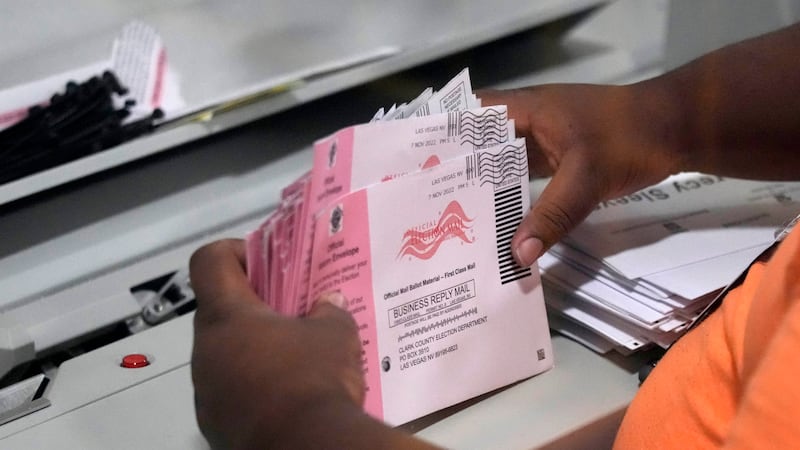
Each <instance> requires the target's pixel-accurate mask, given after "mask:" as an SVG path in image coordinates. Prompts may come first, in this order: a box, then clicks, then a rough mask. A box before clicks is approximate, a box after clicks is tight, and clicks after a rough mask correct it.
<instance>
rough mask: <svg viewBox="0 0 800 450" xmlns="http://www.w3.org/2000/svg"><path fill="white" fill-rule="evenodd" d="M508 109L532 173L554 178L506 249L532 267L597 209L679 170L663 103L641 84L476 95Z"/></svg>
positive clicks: (667, 107) (668, 112)
mask: <svg viewBox="0 0 800 450" xmlns="http://www.w3.org/2000/svg"><path fill="white" fill-rule="evenodd" d="M478 96H479V97H480V98H481V100H482V103H483V105H484V106H488V105H495V104H505V105H508V111H509V116H510V117H511V118H512V119H514V121H515V126H516V131H517V135H518V136H519V137H524V138H525V139H526V144H527V148H528V161H529V163H528V164H529V167H530V173H531V175H537V176H552V177H553V178H552V180H551V181H550V182H549V184H548V185H547V187H546V188H545V190H544V191H543V192H542V195H541V196H540V197H539V198H538V199H536V200H535V201H534V202H533V205H532V207H531V211H530V212H529V214H528V215H527V216H526V217H525V218H524V219H523V221H522V223H521V224H520V226H519V228H518V229H517V231H516V233H515V234H514V237H513V238H512V240H511V248H512V249H513V252H514V256H515V258H516V260H517V262H518V263H519V264H520V265H522V266H530V265H531V264H533V263H534V262H535V261H536V259H537V258H538V257H539V256H541V254H542V253H543V252H544V251H545V250H547V249H548V248H549V247H550V246H552V245H553V244H555V243H556V242H558V241H559V240H560V239H561V238H562V237H564V236H565V235H566V234H567V233H568V232H569V231H570V230H572V229H573V228H574V227H575V226H577V225H578V224H579V223H580V222H581V221H582V220H583V219H584V218H586V216H587V215H589V213H590V212H591V211H592V210H593V209H594V208H595V206H596V205H597V204H598V203H600V202H601V201H604V200H609V199H612V198H616V197H620V196H623V195H626V194H629V193H632V192H635V191H636V190H639V189H642V188H644V187H646V186H649V185H651V184H654V183H657V182H659V181H661V180H663V179H664V178H666V177H667V176H669V175H670V174H672V173H675V172H677V171H678V168H679V167H680V166H681V158H682V155H680V153H679V152H678V151H677V150H676V149H679V148H680V145H678V143H677V142H674V139H675V138H674V134H673V133H672V131H673V130H671V129H670V124H671V123H672V122H671V118H672V116H671V114H672V108H670V102H669V101H665V100H664V99H665V98H667V97H666V96H664V95H660V93H659V92H657V91H656V90H655V89H652V88H649V87H646V86H644V85H641V84H640V85H631V86H599V85H581V84H577V85H544V86H535V87H529V88H523V89H516V90H508V91H497V90H485V91H481V92H479V93H478Z"/></svg>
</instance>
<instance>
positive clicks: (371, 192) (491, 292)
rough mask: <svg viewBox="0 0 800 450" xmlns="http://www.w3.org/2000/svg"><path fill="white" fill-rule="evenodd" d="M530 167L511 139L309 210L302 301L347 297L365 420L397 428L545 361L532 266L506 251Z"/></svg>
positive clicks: (520, 145) (548, 355) (523, 205)
mask: <svg viewBox="0 0 800 450" xmlns="http://www.w3.org/2000/svg"><path fill="white" fill-rule="evenodd" d="M527 169H528V168H527V157H526V149H525V144H524V141H523V140H517V141H514V142H512V143H504V144H499V145H497V146H495V147H492V148H489V149H486V150H483V151H480V152H478V153H472V154H468V155H464V156H460V157H456V158H454V159H450V160H446V161H444V162H442V163H441V164H439V165H437V166H434V167H432V168H429V169H427V170H423V171H420V172H416V173H413V174H409V175H406V176H403V177H400V178H397V179H394V180H391V181H387V182H384V183H379V184H376V185H372V186H369V187H368V188H365V189H361V190H358V191H355V192H352V193H350V194H347V195H345V196H343V197H341V198H339V199H337V200H336V201H334V202H333V203H332V204H330V205H329V206H327V207H325V208H323V209H322V210H321V211H320V212H319V213H318V215H317V217H316V221H315V230H314V245H313V251H312V263H311V275H310V287H309V296H310V298H316V296H317V295H319V294H321V293H323V292H326V291H332V290H339V291H341V292H342V293H343V294H344V295H345V297H347V298H348V299H349V302H350V303H349V307H348V308H349V310H350V312H351V313H352V314H353V317H354V318H355V319H356V322H357V323H358V325H359V331H360V337H361V340H362V344H363V352H364V353H363V355H364V356H363V363H364V373H365V377H366V382H367V387H368V391H367V397H366V404H365V408H366V410H367V412H369V413H370V414H371V415H373V416H375V417H377V418H380V419H383V420H384V421H386V422H388V423H390V424H395V425H396V424H401V423H405V422H408V421H410V420H413V419H416V418H418V417H421V416H423V415H425V414H428V413H431V412H433V411H436V410H439V409H442V408H445V407H447V406H450V405H453V404H455V403H458V402H461V401H464V400H466V399H468V398H471V397H474V396H477V395H480V394H482V393H485V392H488V391H490V390H493V389H496V388H499V387H502V386H506V385H508V384H510V383H513V382H515V381H518V380H521V379H523V378H526V377H529V376H532V375H535V374H537V373H540V372H543V371H545V370H547V369H549V368H550V367H552V365H553V355H552V349H551V342H550V335H549V331H548V326H547V318H546V315H545V308H544V301H543V297H542V289H541V282H540V279H539V273H538V270H537V268H536V267H533V268H520V267H519V266H517V265H516V264H515V263H514V261H513V259H512V255H511V249H510V241H511V236H512V235H513V233H514V231H515V230H516V227H517V225H518V224H519V222H520V220H521V219H522V217H523V215H524V214H525V212H527V210H528V208H529V203H530V198H529V195H530V194H529V190H528V170H527Z"/></svg>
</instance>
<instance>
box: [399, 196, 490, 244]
mask: <svg viewBox="0 0 800 450" xmlns="http://www.w3.org/2000/svg"><path fill="white" fill-rule="evenodd" d="M473 220H474V219H470V218H469V217H467V214H466V213H465V212H464V209H463V208H461V205H460V204H459V203H458V202H457V201H455V200H453V201H452V202H450V203H449V204H448V205H447V207H446V208H445V209H444V212H443V213H442V216H441V217H440V218H439V220H438V221H437V222H436V224H435V225H433V226H431V227H428V228H422V229H420V228H411V229H409V230H407V231H406V232H405V233H403V243H402V245H401V246H400V252H399V253H398V254H397V257H398V258H402V257H403V256H405V255H408V256H414V257H416V258H419V259H430V258H432V257H433V255H435V254H436V251H437V250H439V246H441V245H442V242H444V241H446V240H448V239H452V238H458V239H461V241H462V242H466V243H467V244H471V243H472V242H474V241H475V240H474V239H470V238H469V237H468V236H467V231H469V230H471V229H472V221H473Z"/></svg>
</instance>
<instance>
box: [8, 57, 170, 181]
mask: <svg viewBox="0 0 800 450" xmlns="http://www.w3.org/2000/svg"><path fill="white" fill-rule="evenodd" d="M127 94H128V90H127V89H126V88H125V87H123V86H122V85H121V84H120V82H119V80H118V79H117V77H116V76H115V75H114V74H113V73H112V72H104V73H103V74H102V75H101V76H95V77H92V78H90V79H89V80H86V81H85V82H83V83H80V84H78V83H76V82H74V81H70V82H68V83H67V85H66V88H65V90H64V93H59V94H55V95H53V96H52V97H51V98H50V101H49V103H48V104H47V105H45V106H42V105H36V106H33V107H31V108H30V109H29V110H28V115H27V117H26V118H25V119H23V120H21V121H20V122H18V123H16V124H14V125H13V126H11V127H9V128H6V129H5V130H3V131H0V184H4V183H8V182H10V181H14V180H17V179H19V178H23V177H26V176H28V175H32V174H35V173H38V172H41V171H43V170H46V169H49V168H52V167H55V166H58V165H61V164H64V163H67V162H70V161H73V160H76V159H78V158H82V157H84V156H87V155H91V154H93V153H97V152H99V151H102V150H105V149H108V148H111V147H114V146H116V145H119V144H121V143H123V142H126V141H129V140H131V139H134V138H136V137H139V136H141V135H143V134H146V133H149V132H151V131H153V130H154V129H155V128H156V126H157V125H158V123H157V122H158V121H159V120H160V119H162V118H163V117H164V113H163V112H162V111H161V110H160V109H156V110H155V111H153V113H152V114H151V115H149V116H147V117H145V118H143V119H139V120H136V121H132V122H129V123H125V124H123V121H124V120H125V119H126V118H127V117H128V116H129V115H130V114H131V111H130V110H131V108H133V107H134V106H135V105H136V102H135V100H131V99H127V100H125V101H124V104H123V106H122V107H121V108H119V109H117V108H115V106H114V96H115V95H116V96H118V97H120V98H124V96H126V95H127Z"/></svg>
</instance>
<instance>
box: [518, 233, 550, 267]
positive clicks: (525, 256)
mask: <svg viewBox="0 0 800 450" xmlns="http://www.w3.org/2000/svg"><path fill="white" fill-rule="evenodd" d="M542 248H544V245H542V241H540V240H539V239H536V238H533V237H529V238H528V239H525V240H524V241H522V243H521V244H519V245H518V246H517V248H516V249H515V250H514V256H516V258H517V263H518V264H519V265H520V266H522V267H530V266H531V265H533V263H535V262H536V260H537V259H538V258H539V256H540V255H541V254H542Z"/></svg>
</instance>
